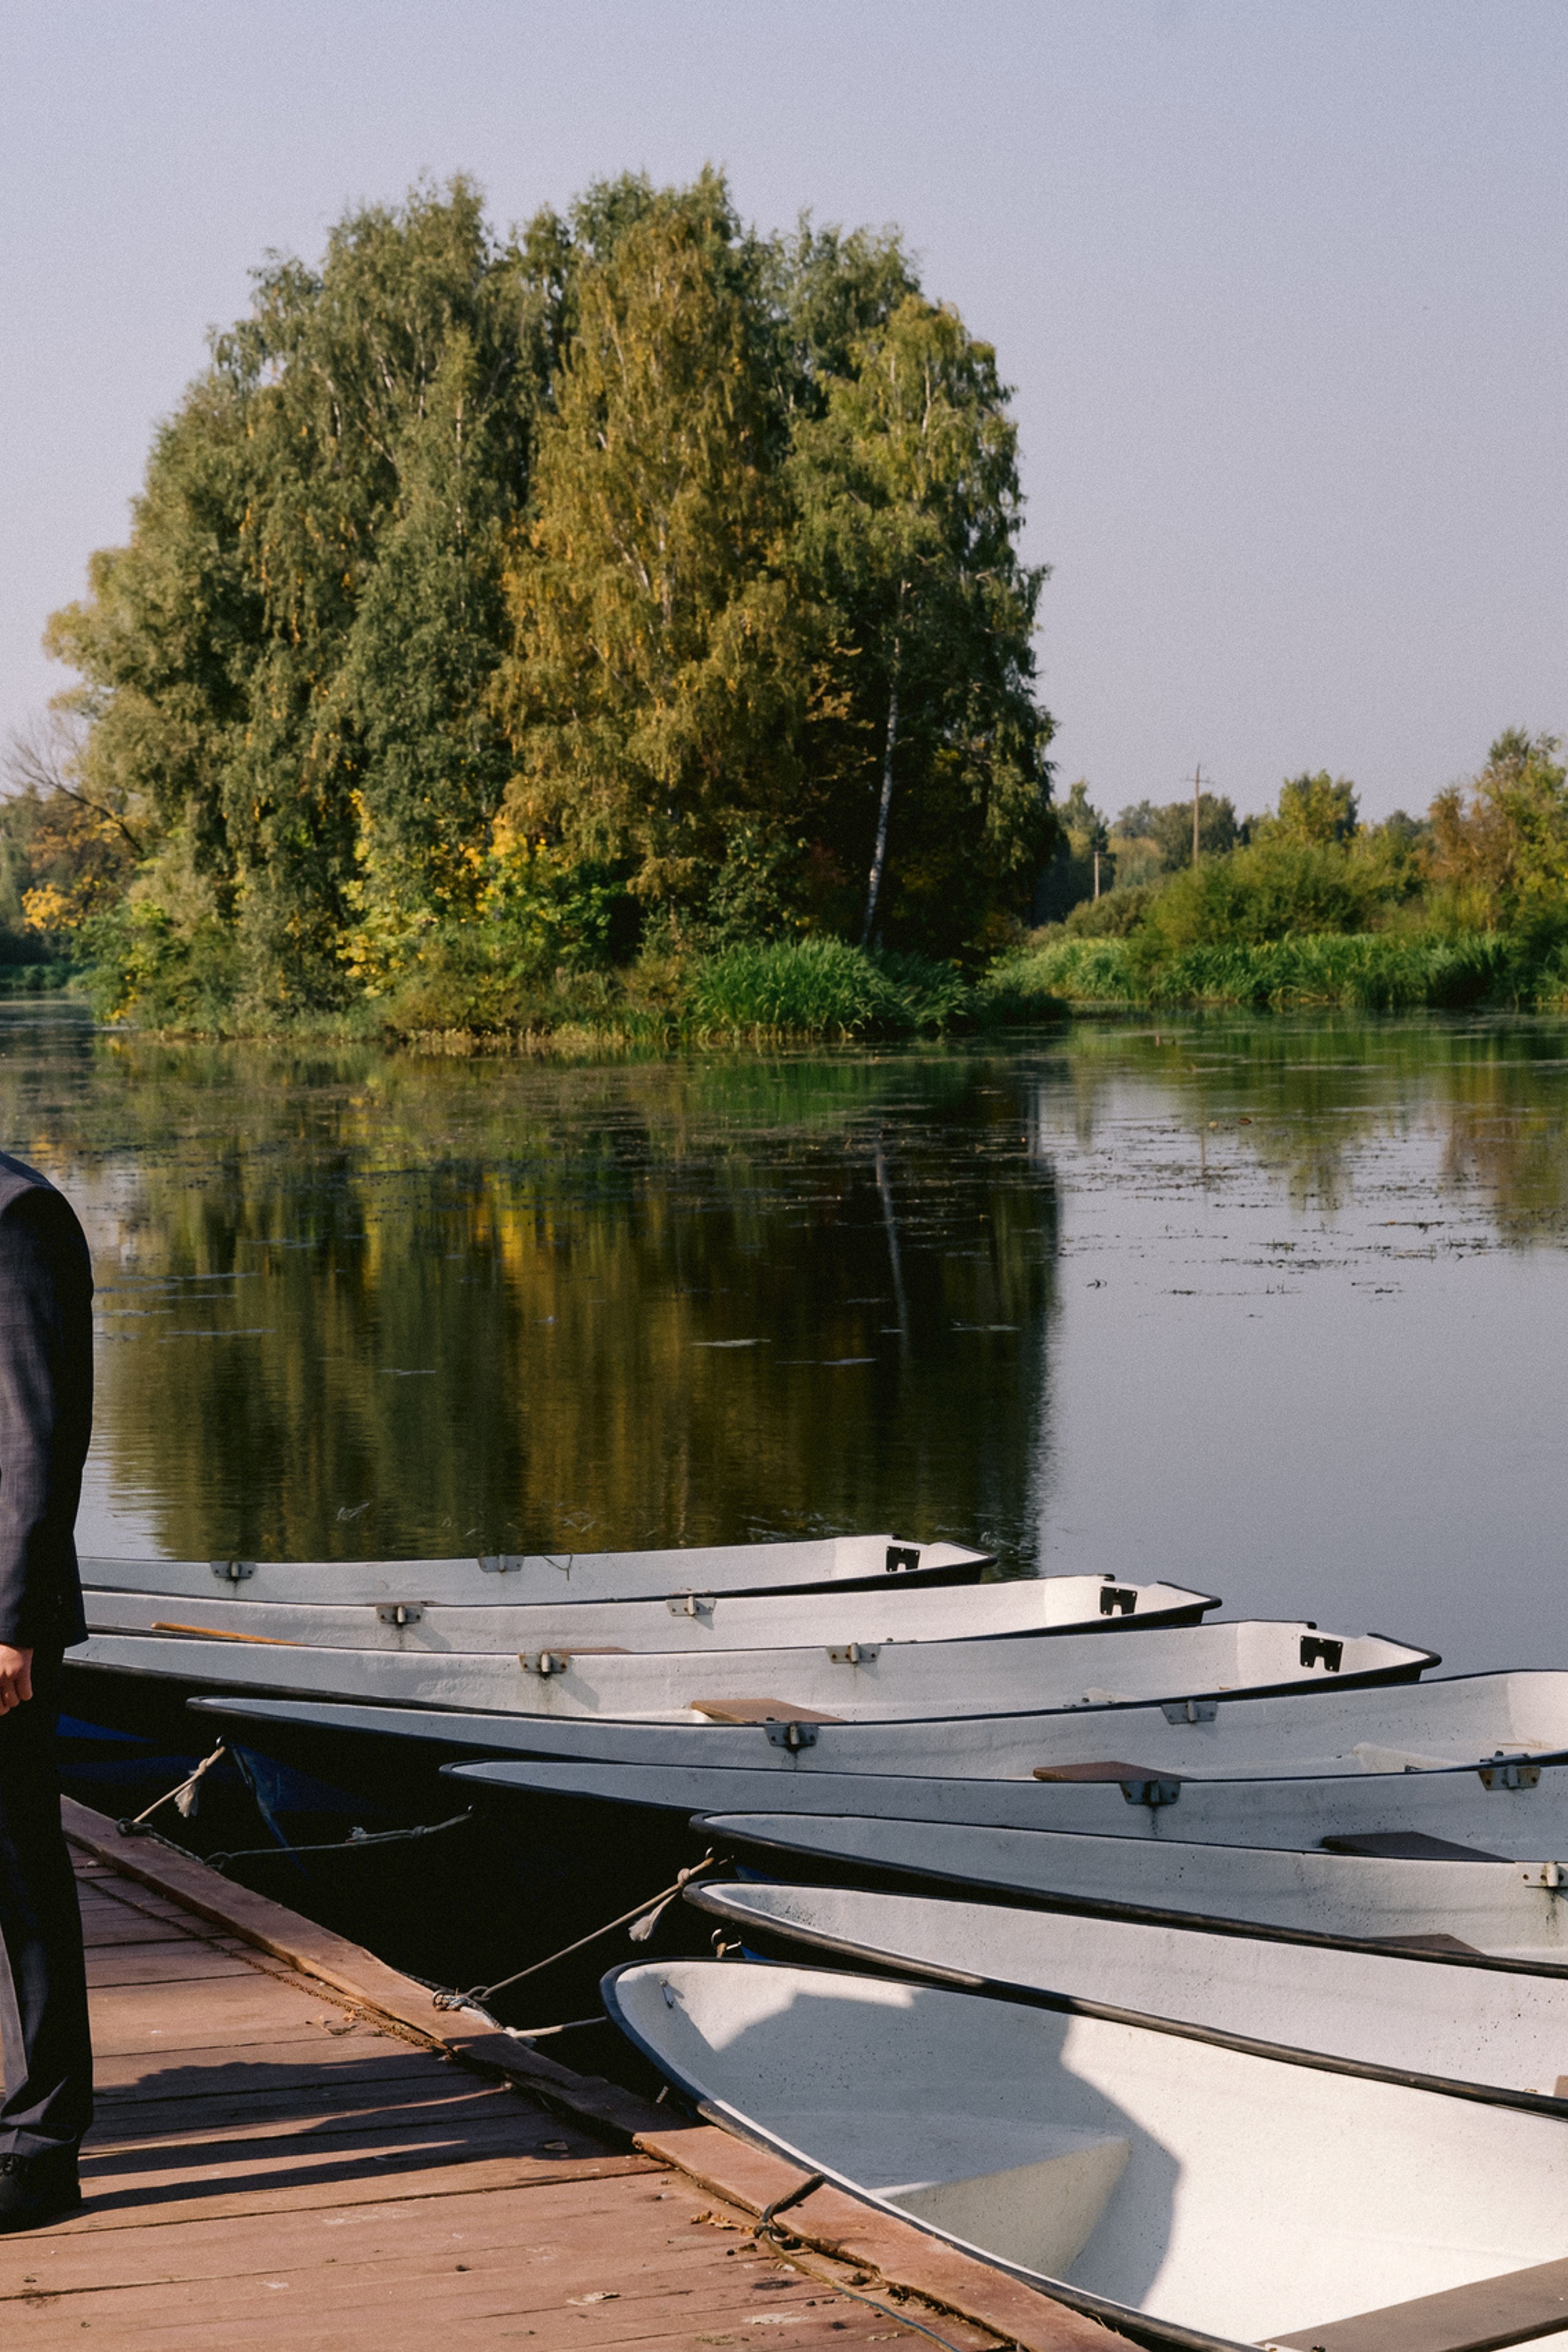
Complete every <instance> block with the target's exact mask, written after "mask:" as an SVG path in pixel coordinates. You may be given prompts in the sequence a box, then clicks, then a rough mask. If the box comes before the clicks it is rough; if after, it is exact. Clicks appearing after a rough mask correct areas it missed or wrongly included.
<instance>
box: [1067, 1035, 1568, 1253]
mask: <svg viewBox="0 0 1568 2352" xmlns="http://www.w3.org/2000/svg"><path fill="white" fill-rule="evenodd" d="M1565 1045H1568V1038H1565V1036H1564V1032H1563V1026H1562V1024H1560V1023H1557V1022H1552V1021H1545V1020H1535V1019H1531V1020H1517V1021H1504V1020H1492V1019H1487V1020H1462V1019H1445V1018H1434V1017H1416V1018H1411V1019H1405V1020H1387V1021H1373V1020H1365V1019H1361V1018H1358V1017H1356V1016H1354V1015H1349V1014H1341V1015H1331V1016H1323V1017H1321V1018H1301V1019H1295V1018H1288V1017H1274V1018H1268V1019H1264V1020H1258V1019H1240V1018H1236V1017H1233V1016H1230V1015H1208V1016H1201V1017H1200V1016H1194V1015H1188V1016H1184V1017H1183V1018H1181V1019H1179V1020H1175V1021H1173V1020H1172V1019H1171V1018H1170V1017H1169V1016H1166V1017H1165V1018H1164V1019H1163V1021H1161V1022H1160V1023H1158V1024H1156V1023H1154V1022H1153V1021H1151V1022H1150V1023H1149V1024H1147V1025H1146V1026H1140V1027H1138V1028H1131V1027H1129V1026H1125V1025H1120V1024H1118V1025H1116V1026H1110V1025H1107V1026H1106V1027H1103V1028H1096V1027H1094V1026H1092V1025H1089V1024H1082V1025H1080V1026H1079V1027H1078V1028H1076V1029H1075V1030H1074V1031H1073V1032H1072V1034H1071V1038H1070V1043H1069V1045H1068V1048H1067V1049H1066V1051H1065V1052H1059V1054H1058V1063H1057V1066H1056V1068H1055V1069H1054V1070H1053V1073H1052V1076H1053V1079H1055V1080H1057V1081H1058V1083H1059V1080H1060V1078H1061V1077H1062V1076H1066V1077H1067V1078H1068V1080H1069V1081H1070V1088H1071V1097H1070V1098H1071V1102H1072V1106H1073V1116H1074V1121H1075V1127H1076V1133H1077V1139H1078V1140H1079V1143H1080V1144H1081V1145H1083V1146H1085V1147H1086V1148H1087V1147H1089V1146H1090V1145H1091V1144H1092V1142H1093V1139H1094V1137H1095V1133H1096V1129H1097V1125H1098V1124H1099V1122H1100V1119H1101V1118H1102V1117H1103V1115H1104V1112H1105V1109H1106V1107H1107V1106H1108V1104H1109V1103H1110V1100H1111V1098H1112V1097H1113V1095H1115V1096H1116V1098H1117V1099H1118V1100H1121V1099H1122V1096H1121V1095H1120V1094H1117V1091H1116V1090H1118V1089H1123V1090H1124V1089H1125V1087H1126V1086H1127V1083H1128V1081H1129V1080H1133V1081H1135V1082H1136V1084H1137V1086H1138V1087H1139V1088H1140V1089H1141V1090H1142V1093H1143V1094H1144V1096H1145V1097H1147V1095H1148V1093H1149V1091H1150V1090H1151V1089H1152V1090H1154V1091H1155V1092H1156V1093H1157V1095H1158V1096H1159V1097H1163V1099H1164V1102H1165V1104H1166V1106H1167V1107H1168V1109H1169V1111H1170V1113H1171V1114H1172V1115H1173V1117H1174V1118H1176V1119H1177V1120H1178V1121H1179V1122H1180V1124H1181V1125H1182V1126H1183V1127H1184V1128H1186V1129H1190V1131H1191V1133H1192V1135H1193V1138H1194V1144H1193V1156H1194V1165H1195V1164H1196V1162H1197V1160H1198V1158H1199V1150H1200V1146H1199V1139H1200V1138H1206V1139H1207V1147H1208V1148H1207V1149H1206V1150H1205V1157H1206V1159H1207V1161H1208V1173H1209V1174H1210V1175H1211V1176H1213V1175H1215V1174H1216V1173H1217V1172H1218V1171H1219V1169H1220V1168H1221V1167H1223V1165H1224V1164H1225V1162H1224V1160H1223V1159H1222V1158H1220V1157H1218V1156H1217V1155H1216V1150H1215V1146H1214V1136H1213V1133H1212V1132H1211V1125H1210V1123H1211V1122H1213V1123H1214V1127H1215V1129H1217V1130H1218V1131H1219V1132H1220V1133H1221V1134H1222V1135H1223V1136H1224V1137H1225V1138H1226V1141H1225V1145H1224V1153H1225V1154H1226V1155H1227V1156H1228V1157H1229V1160H1230V1161H1231V1163H1232V1164H1234V1161H1235V1158H1236V1155H1237V1152H1240V1153H1242V1154H1243V1155H1245V1157H1246V1158H1247V1159H1248V1160H1251V1161H1252V1162H1253V1163H1254V1164H1256V1165H1257V1166H1258V1167H1260V1168H1262V1169H1264V1170H1266V1171H1268V1173H1270V1174H1271V1175H1273V1176H1275V1177H1277V1178H1278V1179H1279V1181H1280V1182H1281V1183H1282V1185H1283V1186H1284V1187H1285V1189H1286V1190H1287V1191H1288V1192H1289V1196H1290V1198H1291V1199H1292V1200H1293V1201H1294V1202H1297V1203H1299V1204H1300V1205H1303V1206H1304V1205H1306V1204H1308V1203H1310V1205H1311V1206H1313V1207H1314V1208H1318V1209H1321V1210H1323V1211H1326V1212H1329V1213H1334V1212H1337V1211H1338V1210H1340V1209H1341V1208H1342V1207H1343V1206H1344V1204H1345V1203H1346V1202H1347V1201H1348V1200H1349V1199H1350V1198H1351V1197H1352V1193H1353V1192H1354V1189H1355V1170H1356V1162H1357V1160H1358V1159H1359V1158H1360V1157H1362V1156H1363V1154H1364V1153H1365V1151H1366V1150H1367V1149H1368V1148H1369V1147H1370V1146H1373V1145H1375V1144H1377V1143H1378V1142H1380V1141H1382V1140H1384V1139H1389V1138H1393V1137H1398V1136H1403V1135H1408V1134H1410V1133H1413V1132H1415V1131H1416V1130H1417V1129H1422V1128H1427V1129H1433V1130H1435V1131H1436V1133H1437V1135H1438V1136H1439V1137H1440V1138H1441V1139H1442V1151H1441V1163H1440V1174H1439V1180H1438V1181H1439V1182H1440V1183H1441V1184H1442V1185H1443V1186H1445V1187H1448V1188H1458V1187H1462V1188H1463V1189H1465V1190H1466V1191H1467V1192H1469V1193H1471V1194H1472V1196H1477V1197H1478V1205H1483V1206H1484V1207H1485V1208H1486V1209H1487V1211H1488V1212H1489V1214H1490V1215H1491V1217H1492V1218H1493V1220H1494V1222H1495V1226H1496V1230H1497V1232H1498V1233H1499V1234H1500V1235H1501V1236H1502V1237H1504V1238H1506V1239H1510V1240H1516V1241H1526V1240H1531V1239H1534V1238H1537V1237H1540V1236H1541V1235H1542V1234H1547V1233H1552V1234H1555V1233H1556V1232H1558V1231H1559V1230H1561V1229H1562V1228H1563V1225H1564V1223H1568V1132H1565V1129H1564V1119H1563V1111H1562V1109H1561V1105H1562V1103H1563V1055H1564V1046H1565ZM1244 1122H1245V1123H1244Z"/></svg>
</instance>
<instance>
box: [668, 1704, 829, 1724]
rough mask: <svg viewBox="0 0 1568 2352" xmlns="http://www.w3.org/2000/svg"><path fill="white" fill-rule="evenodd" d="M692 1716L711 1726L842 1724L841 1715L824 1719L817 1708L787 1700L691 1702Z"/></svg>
mask: <svg viewBox="0 0 1568 2352" xmlns="http://www.w3.org/2000/svg"><path fill="white" fill-rule="evenodd" d="M686 1704H687V1706H689V1708H690V1709H691V1711H692V1713H693V1714H694V1715H705V1716H707V1717H708V1718H709V1720H710V1722H713V1723H843V1722H844V1721H845V1720H846V1718H845V1717H843V1716H841V1715H824V1714H823V1712H822V1710H821V1708H820V1707H816V1706H796V1705H795V1701H794V1700H793V1699H788V1698H691V1699H688V1700H687V1702H686Z"/></svg>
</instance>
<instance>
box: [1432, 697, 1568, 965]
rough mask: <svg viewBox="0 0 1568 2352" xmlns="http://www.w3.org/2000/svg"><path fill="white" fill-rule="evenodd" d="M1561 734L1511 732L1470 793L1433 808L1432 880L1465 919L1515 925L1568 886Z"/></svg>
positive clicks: (1550, 906)
mask: <svg viewBox="0 0 1568 2352" xmlns="http://www.w3.org/2000/svg"><path fill="white" fill-rule="evenodd" d="M1561 750H1562V744H1561V741H1560V740H1559V739H1558V737H1556V736H1555V735H1531V734H1528V733H1527V732H1526V731H1525V730H1524V729H1523V728H1520V727H1510V728H1509V729H1507V730H1505V731H1504V733H1502V734H1501V735H1500V736H1499V737H1498V739H1497V740H1496V742H1495V743H1494V744H1493V745H1492V747H1491V749H1490V751H1489V752H1488V754H1487V763H1486V766H1485V767H1484V768H1483V769H1482V770H1481V772H1480V773H1479V776H1477V777H1476V778H1475V780H1474V782H1472V783H1471V784H1470V786H1469V788H1468V793H1467V791H1466V788H1465V787H1464V786H1463V785H1460V784H1451V785H1450V786H1449V787H1448V789H1447V792H1442V793H1438V795H1437V797H1436V800H1435V801H1434V802H1433V803H1432V813H1431V824H1432V846H1431V849H1430V852H1429V853H1428V864H1429V870H1430V873H1431V877H1432V879H1433V881H1434V882H1436V884H1437V885H1438V886H1439V887H1441V888H1445V889H1447V891H1448V892H1449V893H1450V894H1451V895H1452V898H1453V899H1454V901H1455V903H1456V906H1457V908H1458V912H1459V913H1460V914H1461V916H1462V917H1463V918H1464V919H1468V920H1469V921H1472V922H1477V923H1480V924H1483V925H1486V926H1488V927H1492V926H1508V925H1511V924H1515V923H1519V922H1521V921H1528V920H1530V919H1532V918H1535V917H1538V916H1540V915H1542V914H1544V913H1548V912H1550V911H1552V910H1554V909H1555V908H1557V907H1559V906H1560V905H1561V902H1562V899H1563V892H1564V889H1565V888H1568V769H1565V768H1564V767H1563V765H1562V763H1561V762H1560V761H1559V760H1558V757H1557V754H1558V752H1559V751H1561Z"/></svg>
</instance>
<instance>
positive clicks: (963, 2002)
mask: <svg viewBox="0 0 1568 2352" xmlns="http://www.w3.org/2000/svg"><path fill="white" fill-rule="evenodd" d="M604 1990H605V2002H606V2006H607V2007H608V2009H609V2011H610V2013H611V2015H612V2016H613V2017H614V2018H615V2020H616V2023H617V2024H619V2025H620V2027H621V2029H622V2031H623V2032H625V2033H626V2035H627V2036H628V2038H629V2039H630V2040H631V2041H632V2042H634V2044H635V2045H636V2046H637V2048H639V2049H640V2050H641V2051H642V2052H643V2053H645V2054H646V2055H647V2057H648V2058H650V2059H651V2061H652V2062H653V2063H655V2064H656V2065H657V2066H658V2067H659V2068H660V2070H661V2071H662V2072H663V2074H665V2076H666V2078H667V2079H668V2081H670V2082H671V2083H672V2084H674V2085H675V2086H676V2088H677V2089H678V2090H679V2092H681V2093H682V2094H683V2095H685V2096H686V2097H687V2098H688V2099H689V2100H690V2101H691V2102H692V2103H693V2104H697V2105H700V2109H701V2111H702V2112H703V2113H704V2114H705V2115H706V2116H709V2117H710V2119H711V2120H714V2121H721V2122H728V2123H729V2124H730V2125H731V2127H732V2128H734V2129H736V2130H738V2131H740V2132H741V2133H742V2135H744V2136H746V2137H752V2138H756V2139H760V2140H762V2141H763V2143H764V2144H765V2145H769V2146H772V2147H776V2148H777V2149H779V2150H780V2152H781V2153H783V2154H784V2155H786V2156H788V2157H789V2158H792V2159H793V2160H794V2161H795V2162H796V2163H799V2164H801V2165H803V2166H805V2168H808V2169H814V2170H819V2171H821V2172H823V2173H824V2174H825V2175H826V2177H827V2178H828V2179H833V2180H835V2181H836V2182H838V2183H840V2184H841V2185H843V2186H844V2187H846V2188H848V2189H852V2190H854V2191H855V2192H856V2193H857V2194H859V2195H861V2196H864V2197H866V2198H868V2200H869V2201H871V2202H873V2203H876V2204H879V2205H880V2206H882V2207H883V2208H885V2209H890V2210H894V2211H897V2212H900V2213H902V2214H904V2215H906V2216H907V2217H908V2218H910V2219H912V2220H914V2221H917V2222H918V2223H919V2224H920V2225H921V2226H922V2227H924V2228H927V2229H929V2230H931V2231H933V2232H935V2233H936V2234H938V2235H941V2236H943V2237H946V2238H948V2239H950V2240H951V2241H952V2242H957V2243H961V2244H963V2245H966V2246H967V2247H969V2248H972V2249H973V2250H975V2251H978V2252H983V2253H985V2254H988V2255H989V2256H990V2257H991V2258H993V2259H994V2260H998V2261H1000V2262H1002V2263H1004V2264H1005V2266H1007V2267H1009V2268H1011V2269H1013V2270H1015V2271H1016V2272H1017V2273H1019V2274H1020V2275H1022V2276H1025V2277H1027V2278H1029V2279H1030V2280H1031V2282H1032V2283H1034V2284H1038V2285H1039V2286H1040V2287H1041V2288H1042V2289H1043V2290H1044V2291H1045V2292H1046V2293H1047V2294H1055V2295H1057V2296H1058V2297H1059V2298H1061V2299H1062V2300H1064V2301H1066V2302H1068V2303H1069V2304H1071V2305H1075V2306H1076V2307H1078V2308H1079V2309H1080V2310H1085V2311H1088V2312H1089V2313H1090V2314H1092V2315H1094V2316H1097V2317H1100V2318H1102V2319H1105V2320H1107V2321H1108V2322H1109V2323H1110V2325H1112V2326H1117V2327H1119V2328H1121V2329H1122V2331H1123V2332H1124V2333H1126V2334H1129V2335H1131V2336H1132V2337H1133V2338H1134V2340H1136V2341H1140V2342H1142V2343H1144V2344H1159V2345H1172V2346H1176V2345H1181V2346H1185V2347H1193V2346H1202V2345H1210V2346H1212V2345H1215V2344H1220V2345H1224V2346H1226V2347H1232V2346H1235V2345H1237V2344H1251V2345H1258V2344H1271V2343H1278V2342H1279V2340H1280V2339H1281V2338H1284V2337H1287V2336H1289V2337H1290V2338H1291V2339H1292V2340H1293V2341H1296V2342H1300V2343H1310V2342H1315V2341H1319V2340H1321V2334H1322V2331H1326V2330H1327V2329H1328V2328H1330V2327H1332V2326H1335V2325H1336V2324H1338V2323H1341V2322H1343V2321H1348V2320H1351V2319H1352V2318H1360V2317H1361V2316H1362V2315H1368V2314H1372V2313H1374V2312H1384V2311H1386V2310H1388V2308H1389V2307H1390V2306H1393V2307H1394V2308H1395V2309H1397V2306H1399V2305H1401V2304H1403V2303H1405V2302H1409V2301H1412V2300H1415V2299H1417V2298H1420V2297H1424V2296H1428V2295H1431V2294H1436V2293H1440V2292H1444V2291H1450V2292H1451V2291H1457V2290H1458V2289H1461V2288H1464V2287H1466V2286H1468V2285H1471V2284H1479V2283H1482V2282H1489V2281H1500V2282H1505V2283H1506V2282H1508V2281H1510V2280H1517V2282H1518V2285H1517V2290H1516V2308H1517V2307H1518V2303H1519V2300H1520V2299H1521V2298H1523V2297H1527V2296H1528V2295H1529V2294H1530V2293H1531V2281H1530V2278H1529V2273H1530V2272H1531V2269H1533V2268H1536V2267H1538V2266H1542V2265H1550V2266H1551V2272H1552V2274H1554V2276H1555V2279H1556V2285H1555V2287H1552V2286H1550V2285H1549V2286H1548V2288H1547V2290H1546V2292H1547V2294H1557V2296H1558V2298H1559V2299H1558V2303H1557V2305H1556V2306H1555V2308H1556V2309H1557V2310H1558V2311H1559V2312H1560V2310H1561V2286H1562V2268H1561V2257H1562V2255H1563V2250H1564V2244H1565V2241H1568V2226H1565V2224H1564V2221H1563V2215H1564V2212H1565V2211H1568V2129H1565V2127H1564V2125H1563V2120H1562V2118H1561V2116H1560V2115H1559V2114H1558V2113H1556V2112H1555V2111H1554V2109H1552V2108H1551V2107H1542V2105H1539V2104H1538V2103H1536V2104H1532V2103H1531V2102H1529V2101H1527V2100H1524V2099H1522V2098H1521V2097H1520V2096H1519V2095H1496V2096H1493V2095H1480V2094H1477V2093H1475V2092H1470V2091H1463V2092H1459V2091H1455V2090H1454V2089H1453V2088H1451V2087H1448V2086H1441V2085H1437V2084H1429V2083H1423V2082H1419V2081H1415V2080H1410V2079H1399V2078H1396V2077H1391V2076H1388V2075H1384V2074H1368V2073H1366V2072H1363V2071H1357V2070H1356V2069H1354V2068H1352V2067H1347V2066H1345V2065H1342V2064H1340V2063H1335V2062H1331V2061H1327V2060H1323V2059H1318V2058H1308V2057H1305V2056H1303V2055H1302V2053H1291V2052H1287V2051H1284V2050H1275V2051H1271V2052H1268V2053H1265V2052H1262V2051H1242V2050H1237V2049H1233V2048H1229V2047H1226V2046H1224V2045H1222V2044H1219V2043H1216V2042H1212V2041H1205V2040H1203V2039H1200V2038H1197V2037H1194V2035H1192V2034H1190V2033H1188V2032H1184V2031H1182V2030H1175V2029H1172V2028H1169V2027H1164V2026H1158V2025H1156V2024H1154V2023H1153V2022H1152V2021H1143V2022H1134V2021H1121V2020H1112V2019H1108V2018H1101V2017H1090V2016H1086V2015H1083V2014H1080V2013H1076V2012H1064V2011H1051V2010H1047V2009H1042V2008H1038V2007H1034V2006H1025V2005H1020V2004H1016V2003H1009V2002H1004V2001H1000V2000H988V1999H984V1998H982V1997H979V1996H976V1995H972V1994H966V1993H958V1992H952V1991H947V1990H937V1989H935V1988H931V1987H929V1986H917V1985H910V1984H908V1983H901V1982H895V1981H889V1980H887V1979H869V1978H866V1977H858V1976H853V1975H846V1974H842V1973H838V1972H835V1971H827V1970H818V1969H800V1968H788V1967H785V1968H779V1967H761V1966H754V1965H752V1964H748V1963H746V1962H742V1961H726V1962H723V1963H715V1962H701V1961H677V1962H663V1963H658V1964H653V1965H647V1964H637V1963H634V1964H632V1965H631V1966H630V1967H627V1968H624V1969H619V1970H616V1971H615V1972H613V1973H612V1974H611V1975H610V1976H609V1977H607V1978H606V1979H605V1987H604ZM1482 2181H1484V2182H1485V2183H1486V2184H1487V2193H1486V2194H1485V2196H1484V2197H1478V2194H1477V2184H1478V2182H1482ZM1537 2299H1538V2300H1539V2301H1541V2302H1542V2309H1543V2311H1544V2310H1545V2307H1546V2297H1545V2294H1542V2295H1540V2296H1538V2298H1537ZM1550 2324H1551V2322H1550V2318H1549V2317H1545V2318H1543V2320H1542V2325H1541V2326H1536V2327H1532V2328H1530V2329H1528V2330H1527V2331H1526V2332H1528V2333H1532V2334H1540V2333H1544V2332H1546V2329H1547V2327H1548V2326H1550ZM1365 2340H1366V2341H1367V2342H1373V2341H1376V2340H1378V2339H1377V2338H1376V2336H1373V2335H1371V2334H1368V2335H1367V2336H1366V2338H1365ZM1388 2340H1403V2339H1402V2338H1400V2337H1399V2336H1396V2335H1394V2336H1390V2337H1389V2338H1388ZM1411 2340H1415V2339H1411ZM1464 2340H1465V2339H1464V2338H1463V2337H1462V2336H1461V2337H1460V2338H1458V2341H1459V2342H1460V2343H1462V2342H1463V2341H1464ZM1478 2340H1481V2339H1478ZM1484 2340H1489V2341H1491V2342H1496V2341H1497V2340H1498V2338H1497V2336H1496V2335H1495V2334H1494V2335H1492V2336H1490V2337H1489V2338H1487V2339H1484ZM1507 2340H1510V2341H1511V2340H1518V2337H1517V2336H1510V2337H1509V2338H1508V2339H1507Z"/></svg>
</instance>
